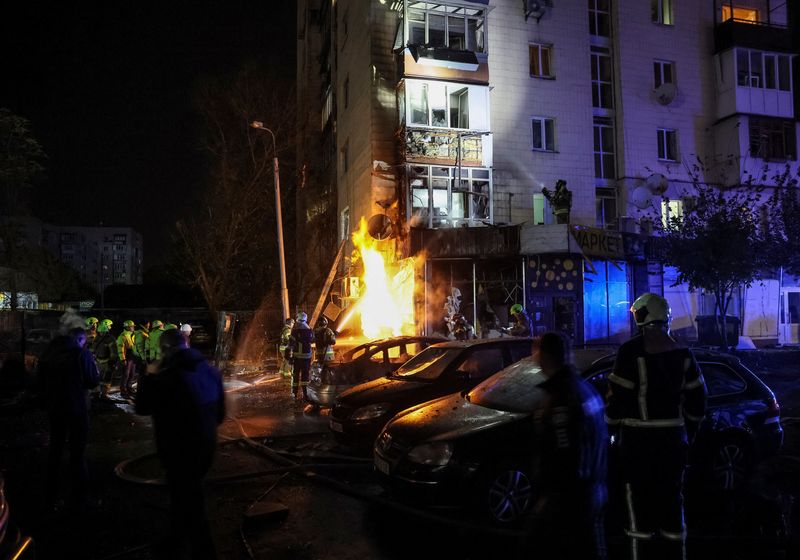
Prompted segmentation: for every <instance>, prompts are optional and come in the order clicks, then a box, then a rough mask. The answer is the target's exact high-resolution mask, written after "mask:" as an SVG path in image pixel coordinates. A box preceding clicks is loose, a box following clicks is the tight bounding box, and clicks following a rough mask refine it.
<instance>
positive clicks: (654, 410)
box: [606, 293, 706, 560]
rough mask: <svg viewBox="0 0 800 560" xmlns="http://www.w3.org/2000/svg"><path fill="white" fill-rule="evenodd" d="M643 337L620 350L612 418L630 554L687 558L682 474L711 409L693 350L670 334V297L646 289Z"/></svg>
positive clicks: (640, 303)
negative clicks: (703, 422)
mask: <svg viewBox="0 0 800 560" xmlns="http://www.w3.org/2000/svg"><path fill="white" fill-rule="evenodd" d="M631 312H632V313H633V316H634V319H635V320H636V324H637V325H638V326H639V328H640V332H639V334H637V335H636V336H634V337H633V338H632V339H631V340H629V341H628V342H626V343H625V344H623V345H622V346H621V347H620V349H619V351H618V352H617V359H616V361H615V362H614V369H613V371H612V373H611V374H610V375H609V376H608V391H609V394H608V402H607V405H606V421H607V422H608V426H609V430H610V431H611V433H612V435H613V437H614V441H615V446H616V452H617V453H616V458H617V459H618V461H619V474H620V478H621V482H622V483H623V484H624V492H625V505H626V508H627V511H628V526H627V528H626V530H625V533H626V534H627V536H628V539H629V544H630V553H631V558H633V559H634V560H638V559H644V558H674V559H677V558H686V525H685V523H684V519H683V473H684V470H685V468H686V461H687V451H688V447H689V443H690V442H691V440H692V439H693V438H694V435H695V434H696V433H697V429H698V426H699V424H700V422H701V421H702V420H703V417H704V415H705V407H706V387H705V383H704V381H703V376H702V375H701V373H700V370H699V368H698V366H697V362H696V361H695V359H694V356H693V355H692V353H691V352H690V351H689V349H687V348H684V347H682V346H680V345H679V344H678V343H677V342H676V341H675V339H673V338H672V337H671V336H670V333H669V324H670V321H671V319H672V317H671V312H670V308H669V304H668V303H667V300H666V299H664V298H663V297H662V296H660V295H658V294H652V293H646V294H644V295H642V296H640V297H639V298H637V299H636V301H634V302H633V305H632V306H631Z"/></svg>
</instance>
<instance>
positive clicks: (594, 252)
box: [570, 226, 625, 260]
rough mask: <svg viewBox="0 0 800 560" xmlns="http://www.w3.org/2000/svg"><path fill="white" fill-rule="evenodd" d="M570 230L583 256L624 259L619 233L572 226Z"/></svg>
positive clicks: (623, 247)
mask: <svg viewBox="0 0 800 560" xmlns="http://www.w3.org/2000/svg"><path fill="white" fill-rule="evenodd" d="M570 229H571V231H572V236H573V237H574V238H575V241H577V242H578V245H579V246H580V248H581V251H583V254H584V255H585V256H587V257H599V258H604V259H615V260H622V259H624V258H625V244H624V243H623V240H622V234H621V233H619V232H616V231H609V230H605V229H600V228H592V227H585V226H572V227H571V228H570Z"/></svg>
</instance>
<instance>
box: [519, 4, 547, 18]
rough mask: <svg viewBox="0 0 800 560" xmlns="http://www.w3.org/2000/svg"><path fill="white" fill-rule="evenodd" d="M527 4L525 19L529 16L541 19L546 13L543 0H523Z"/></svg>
mask: <svg viewBox="0 0 800 560" xmlns="http://www.w3.org/2000/svg"><path fill="white" fill-rule="evenodd" d="M523 2H524V4H525V20H526V21H527V19H528V18H529V17H534V18H536V21H539V20H540V19H541V18H542V16H543V15H544V14H545V11H546V5H545V3H544V1H543V0H523Z"/></svg>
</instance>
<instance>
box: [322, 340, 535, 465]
mask: <svg viewBox="0 0 800 560" xmlns="http://www.w3.org/2000/svg"><path fill="white" fill-rule="evenodd" d="M530 354H531V339H530V338H495V339H490V340H470V341H452V342H444V343H440V344H434V345H433V346H429V347H428V348H426V349H425V350H423V351H422V352H420V353H419V354H417V355H416V356H414V357H413V358H411V359H410V360H409V361H407V362H406V363H405V364H403V365H402V366H401V367H400V368H399V369H397V370H396V371H394V372H393V373H390V374H389V375H387V376H386V377H383V378H381V379H375V380H373V381H369V382H367V383H363V384H361V385H356V386H355V387H353V388H351V389H348V390H347V391H344V392H343V393H342V394H341V395H339V397H338V398H337V399H336V403H335V405H334V407H333V410H332V411H331V419H330V424H329V425H330V429H331V431H332V432H333V434H334V436H335V438H336V440H337V441H338V442H340V443H343V444H346V445H349V446H351V447H353V448H361V449H370V448H371V447H372V444H373V442H374V440H375V437H376V436H377V435H378V433H379V432H380V430H381V428H382V427H383V425H384V424H385V423H386V422H387V421H388V420H389V419H390V418H391V417H392V416H394V415H395V414H397V413H398V412H400V411H401V410H403V409H405V408H408V407H410V406H414V405H417V404H419V403H422V402H425V401H429V400H431V399H436V398H438V397H442V396H444V395H449V394H451V393H458V392H459V391H468V390H470V389H472V388H473V387H474V386H475V385H477V384H478V383H480V382H481V381H483V380H485V379H486V378H488V377H490V376H491V375H493V374H495V373H497V372H498V371H500V370H501V369H503V368H504V367H506V366H508V365H510V364H513V363H514V362H516V361H519V360H521V359H522V358H524V357H525V356H530Z"/></svg>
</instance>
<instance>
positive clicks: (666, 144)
mask: <svg viewBox="0 0 800 560" xmlns="http://www.w3.org/2000/svg"><path fill="white" fill-rule="evenodd" d="M657 138H658V159H660V160H663V161H678V135H677V132H676V131H675V130H673V129H671V128H659V129H658V131H657Z"/></svg>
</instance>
